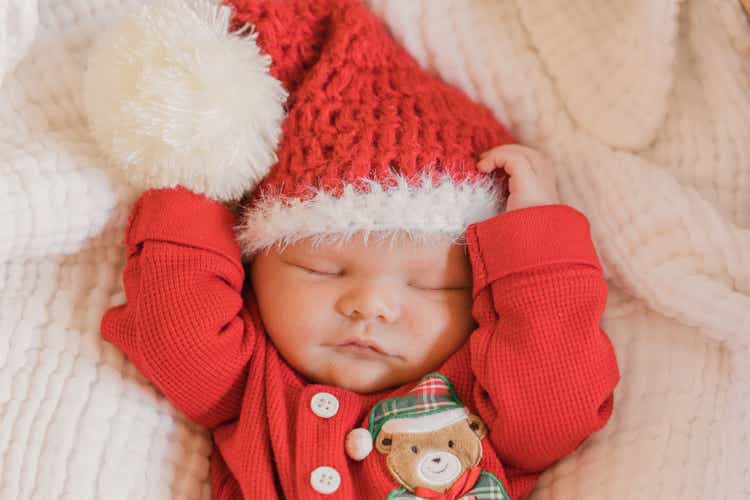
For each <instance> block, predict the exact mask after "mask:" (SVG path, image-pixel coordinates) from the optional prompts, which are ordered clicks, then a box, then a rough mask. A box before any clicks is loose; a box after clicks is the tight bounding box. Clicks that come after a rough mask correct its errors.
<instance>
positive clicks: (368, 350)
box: [334, 338, 401, 358]
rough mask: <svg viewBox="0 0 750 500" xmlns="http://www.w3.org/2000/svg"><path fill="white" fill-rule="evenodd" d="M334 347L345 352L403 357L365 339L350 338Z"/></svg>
mask: <svg viewBox="0 0 750 500" xmlns="http://www.w3.org/2000/svg"><path fill="white" fill-rule="evenodd" d="M334 347H335V348H336V349H340V350H342V351H345V352H350V353H353V354H359V355H365V356H372V357H388V358H401V356H398V355H395V354H391V353H389V352H386V351H385V350H384V349H383V348H382V347H380V346H379V345H378V344H377V343H375V342H372V341H369V340H364V339H357V338H349V339H346V340H344V341H343V342H339V343H338V344H336V345H335V346H334Z"/></svg>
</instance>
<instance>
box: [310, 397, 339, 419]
mask: <svg viewBox="0 0 750 500" xmlns="http://www.w3.org/2000/svg"><path fill="white" fill-rule="evenodd" d="M310 408H311V409H312V411H313V413H314V414H316V415H317V416H319V417H323V418H331V417H332V416H334V415H336V414H337V413H338V412H339V400H338V399H336V396H334V395H333V394H330V393H328V392H319V393H317V394H316V395H315V396H313V397H312V399H311V400H310Z"/></svg>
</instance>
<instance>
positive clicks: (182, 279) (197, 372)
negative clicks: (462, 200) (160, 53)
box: [102, 189, 619, 500]
mask: <svg viewBox="0 0 750 500" xmlns="http://www.w3.org/2000/svg"><path fill="white" fill-rule="evenodd" d="M235 222H236V221H235V219H234V216H233V215H232V213H231V212H230V211H229V210H227V209H226V208H225V207H224V206H223V205H221V204H219V203H217V202H214V201H211V200H208V199H206V198H204V197H202V196H198V195H195V194H193V193H190V192H188V191H186V190H184V189H164V190H158V191H149V192H147V193H145V194H144V195H143V196H142V197H141V198H140V200H139V201H138V202H137V204H136V206H135V208H134V209H133V212H132V215H131V218H130V221H129V224H128V229H127V232H126V237H125V240H126V244H127V251H128V262H127V266H126V269H125V274H124V282H125V291H126V294H127V300H128V302H127V303H126V304H124V305H121V306H117V307H113V308H112V309H110V310H108V311H107V313H106V314H105V316H104V318H103V320H102V336H103V337H104V338H105V339H106V340H108V341H109V342H112V343H114V344H115V345H117V346H119V347H120V348H122V349H123V350H124V351H125V352H126V353H127V355H128V356H129V357H130V359H131V360H132V361H133V362H134V363H135V364H136V366H137V367H138V368H139V369H140V370H141V371H142V372H143V374H144V375H145V376H146V377H148V378H149V379H150V380H151V381H152V382H153V383H154V384H155V385H156V386H157V387H158V388H159V389H160V390H161V391H162V392H163V393H164V394H165V395H166V397H167V398H168V399H169V400H170V401H171V402H172V403H173V404H174V405H175V406H176V407H177V408H179V409H180V410H182V411H184V412H185V413H186V414H187V415H188V416H189V417H190V418H192V419H193V420H194V421H196V422H197V423H199V424H201V425H204V426H206V427H208V428H210V429H212V431H213V436H214V441H215V444H216V450H215V452H214V455H213V458H212V469H211V480H212V486H213V496H214V498H215V499H217V500H229V499H232V500H238V499H256V498H258V499H276V498H287V499H295V500H302V499H323V498H341V499H346V500H354V499H366V500H371V499H385V498H386V496H387V495H388V494H389V492H391V491H392V490H394V489H395V488H397V486H398V485H397V484H396V483H395V481H394V479H393V478H392V477H391V475H390V473H389V471H388V469H387V467H386V465H385V457H384V456H383V455H381V454H380V453H377V452H373V453H371V454H370V455H369V456H368V457H367V458H365V459H364V460H363V461H362V462H354V461H352V460H351V459H349V458H347V455H346V453H345V450H344V440H345V436H346V434H347V433H348V432H349V431H351V430H352V429H354V428H357V427H367V418H368V414H369V411H370V410H371V408H372V407H373V405H374V404H375V403H376V402H377V401H379V400H381V399H383V398H386V397H391V396H395V395H402V394H405V393H406V392H408V391H409V390H410V389H411V388H412V387H413V384H412V385H410V386H405V387H400V388H397V389H396V390H394V391H384V392H382V393H379V394H372V395H368V396H362V395H359V394H355V393H353V392H349V391H345V390H342V389H340V388H337V387H327V386H322V385H318V384H310V383H308V382H307V381H305V380H304V379H302V378H301V377H300V376H299V375H298V374H296V373H295V372H294V371H293V370H292V369H291V368H290V367H289V366H288V365H287V364H286V363H285V362H284V361H283V360H282V359H281V358H280V356H279V353H278V352H277V351H276V349H275V348H274V346H273V345H272V344H271V342H270V341H269V339H268V337H267V336H266V335H265V333H264V331H263V328H262V324H261V320H260V317H259V315H258V310H257V306H256V304H255V302H254V299H253V295H252V290H250V289H248V288H247V283H246V281H245V279H244V278H245V276H244V269H243V266H242V263H241V261H240V249H239V247H238V244H237V242H236V240H235V239H234V238H233V232H232V225H233V224H234V223H235ZM466 236H467V241H468V248H469V253H470V258H471V263H472V269H473V274H474V277H473V279H474V300H475V302H474V307H473V314H474V317H475V319H476V320H477V323H478V328H477V329H476V331H474V332H473V333H472V335H471V337H470V339H469V341H468V342H466V343H465V345H464V346H463V347H462V348H461V349H459V350H458V351H457V352H456V353H455V354H454V355H453V356H452V357H451V358H449V359H448V361H446V362H445V364H444V365H443V366H442V367H440V369H439V370H438V371H439V372H440V373H442V374H443V375H445V377H447V378H448V379H449V380H450V381H451V383H452V384H453V387H454V388H455V390H456V393H457V395H458V397H459V398H460V400H461V401H462V402H463V403H464V404H465V405H466V407H467V409H468V410H470V411H471V412H472V413H474V414H476V415H478V416H479V417H480V418H481V419H482V420H483V421H484V422H485V423H486V425H487V428H488V436H487V437H486V438H485V439H484V440H483V441H482V443H483V457H482V460H481V462H480V463H479V467H480V468H481V469H482V470H483V471H489V472H491V473H493V474H494V475H495V476H496V477H497V478H498V479H499V480H500V481H502V483H503V484H504V486H505V488H506V489H507V491H508V492H509V494H510V495H511V497H512V498H513V499H514V500H515V499H519V498H523V497H525V496H526V495H528V493H529V492H530V491H531V489H532V488H533V486H534V484H535V483H536V481H537V479H538V477H539V474H540V473H541V472H542V471H543V470H544V469H545V468H547V467H549V466H550V465H551V464H552V463H554V462H555V461H556V460H558V459H560V458H561V457H563V456H565V455H566V454H568V453H570V452H571V451H573V450H574V449H575V448H576V447H577V446H578V445H579V444H580V443H581V441H582V440H583V439H585V438H586V437H587V436H588V435H589V434H591V433H592V432H594V431H596V430H597V429H600V428H601V427H602V426H603V425H604V424H605V423H606V422H607V420H608V419H609V417H610V415H611V412H612V404H613V396H612V393H613V390H614V387H615V385H616V384H617V381H618V378H619V373H618V368H617V363H616V360H615V356H614V351H613V349H612V345H611V344H610V341H609V339H608V338H607V336H606V335H605V333H604V332H603V331H602V330H601V329H600V328H599V321H600V319H601V315H602V312H603V310H604V305H605V301H606V296H607V288H606V284H605V282H604V280H603V278H602V271H601V267H600V265H599V262H598V259H597V256H596V252H595V250H594V246H593V244H592V242H591V239H590V235H589V224H588V221H587V220H586V218H585V217H584V216H583V215H582V214H581V213H579V212H577V211H576V210H574V209H572V208H570V207H568V206H565V205H554V206H542V207H532V208H528V209H523V210H517V211H512V212H508V213H505V214H502V215H499V216H496V217H494V218H492V219H489V220H487V221H485V222H482V223H479V224H475V225H472V226H470V227H469V229H468V231H467V235H466ZM541 242H544V243H543V244H542V243H541ZM243 286H245V287H246V288H244V289H243ZM322 391H325V392H328V393H330V394H332V395H333V396H334V397H336V398H337V399H338V401H339V403H340V409H339V410H338V412H337V413H336V415H335V416H333V417H331V418H321V417H319V416H317V415H316V414H314V413H313V411H312V409H311V405H310V402H311V399H312V398H313V397H314V396H315V395H316V394H318V393H320V392H322ZM320 466H328V467H331V468H333V469H335V470H336V471H337V472H338V473H339V474H340V476H341V484H340V487H339V488H338V489H337V491H336V492H335V493H334V494H333V495H330V496H328V495H322V494H320V493H317V492H316V491H315V490H314V489H313V488H312V486H311V475H312V474H313V473H314V471H315V470H316V469H317V468H318V467H320Z"/></svg>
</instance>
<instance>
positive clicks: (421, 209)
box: [236, 174, 504, 257]
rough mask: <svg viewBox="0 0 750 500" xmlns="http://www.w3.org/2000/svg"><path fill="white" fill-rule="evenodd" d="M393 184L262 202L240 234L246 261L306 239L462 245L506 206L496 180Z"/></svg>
mask: <svg viewBox="0 0 750 500" xmlns="http://www.w3.org/2000/svg"><path fill="white" fill-rule="evenodd" d="M393 180H394V181H395V183H394V185H392V186H389V187H383V185H382V184H381V183H379V182H376V181H371V180H365V183H366V189H364V190H357V189H355V187H354V186H353V185H351V184H348V185H346V186H345V187H344V189H343V193H342V195H341V196H334V195H332V194H329V193H327V192H325V191H324V190H317V191H316V192H315V194H314V195H313V196H311V197H310V198H309V199H297V198H289V199H285V198H275V197H271V196H267V197H262V196H261V197H260V198H259V199H257V200H256V201H255V202H254V203H253V204H252V205H251V206H249V207H247V208H245V209H244V212H243V213H242V214H241V222H240V225H239V226H238V228H237V231H236V233H237V239H238V241H239V242H240V246H241V247H242V251H243V255H244V256H245V257H251V256H252V255H253V254H254V253H255V252H257V251H258V250H260V249H264V248H268V247H270V246H272V245H278V246H280V247H283V246H285V245H288V244H290V243H294V242H296V241H299V240H302V239H305V238H313V239H314V240H316V241H346V240H347V239H349V238H351V237H352V236H354V235H355V234H357V233H362V234H364V235H365V237H370V236H374V237H376V238H379V239H388V238H391V237H392V236H394V235H396V234H407V235H408V236H409V237H411V238H412V239H415V240H422V241H428V240H429V239H430V238H433V237H444V238H445V237H447V238H451V239H454V240H459V239H460V238H461V237H462V236H463V233H464V231H465V230H466V227H467V226H468V225H469V224H472V223H474V222H479V221H482V220H485V219H488V218H490V217H492V216H493V215H496V214H497V213H499V212H500V211H501V209H502V205H503V202H504V199H502V195H500V194H499V190H498V189H496V186H495V183H494V182H493V178H492V177H487V178H486V179H478V180H474V181H471V180H464V181H458V182H456V181H454V180H453V179H451V178H450V177H447V176H445V177H441V178H433V177H432V176H431V175H429V174H425V175H422V176H421V177H419V178H418V179H417V180H416V182H415V181H413V180H409V179H407V178H406V177H403V176H400V175H396V176H394V178H393Z"/></svg>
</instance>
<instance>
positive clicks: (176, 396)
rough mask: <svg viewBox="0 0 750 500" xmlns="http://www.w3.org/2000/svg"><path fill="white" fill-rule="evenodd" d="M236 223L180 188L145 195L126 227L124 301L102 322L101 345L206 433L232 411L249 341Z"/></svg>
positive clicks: (236, 403)
mask: <svg viewBox="0 0 750 500" xmlns="http://www.w3.org/2000/svg"><path fill="white" fill-rule="evenodd" d="M234 222H235V216H234V215H233V214H232V213H231V211H230V210H228V209H227V208H226V207H224V206H223V205H222V204H220V203H218V202H216V201H213V200H210V199H208V198H206V197H204V196H201V195H197V194H194V193H192V192H190V191H188V190H186V189H182V188H176V189H159V190H151V191H147V192H146V193H145V194H144V195H143V196H142V197H141V198H140V199H139V200H138V202H137V203H136V205H135V207H134V208H133V210H132V212H131V214H130V219H129V221H128V226H127V228H126V235H125V243H126V245H127V265H126V268H125V272H124V277H123V280H124V284H125V293H126V295H127V303H126V304H123V305H120V306H116V307H113V308H111V309H109V310H108V311H107V312H106V314H105V315H104V318H103V319H102V325H101V327H102V337H104V339H105V340H107V341H109V342H112V343H113V344H115V345H117V346H118V347H120V348H121V349H122V350H123V351H125V353H126V354H127V355H128V357H129V358H130V359H131V360H132V361H133V363H134V364H135V365H136V366H137V367H138V368H139V369H140V371H141V372H142V373H143V374H144V375H145V376H146V377H147V378H148V379H149V380H151V382H152V383H153V384H154V385H156V386H157V387H158V388H159V389H160V390H161V391H162V392H163V393H164V395H165V396H166V397H167V398H168V399H169V400H170V401H171V402H172V403H173V404H174V405H175V406H176V407H177V408H179V409H180V410H182V411H183V412H184V413H186V414H187V415H188V416H189V417H190V418H191V419H192V420H194V421H195V422H197V423H198V424H200V425H203V426H205V427H209V428H212V427H215V426H217V425H219V424H221V423H223V422H225V421H227V420H231V419H233V418H236V416H237V415H238V414H239V409H240V404H241V401H242V391H243V388H244V385H245V377H246V375H247V366H248V361H249V359H250V356H251V354H252V350H253V342H254V340H255V338H254V337H255V336H254V335H253V331H254V330H253V327H254V325H253V324H252V321H251V320H250V318H249V316H248V313H247V310H246V309H245V308H243V300H242V286H243V281H244V270H243V267H242V263H241V260H240V249H239V247H238V244H237V243H236V241H235V239H234V234H233V229H232V226H233V224H234Z"/></svg>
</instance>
